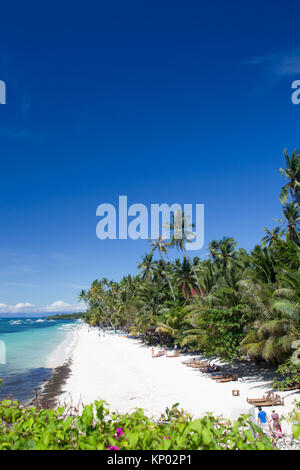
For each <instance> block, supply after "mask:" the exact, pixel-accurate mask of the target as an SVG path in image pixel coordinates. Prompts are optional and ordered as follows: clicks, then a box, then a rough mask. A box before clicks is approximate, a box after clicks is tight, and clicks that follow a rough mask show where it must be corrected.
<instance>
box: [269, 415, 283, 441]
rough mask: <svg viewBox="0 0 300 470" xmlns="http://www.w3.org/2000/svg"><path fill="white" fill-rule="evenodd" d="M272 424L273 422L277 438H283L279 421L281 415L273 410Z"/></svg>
mask: <svg viewBox="0 0 300 470" xmlns="http://www.w3.org/2000/svg"><path fill="white" fill-rule="evenodd" d="M271 418H272V422H273V432H274V434H276V435H277V437H282V429H281V425H280V421H279V415H278V413H276V412H275V410H272V414H271Z"/></svg>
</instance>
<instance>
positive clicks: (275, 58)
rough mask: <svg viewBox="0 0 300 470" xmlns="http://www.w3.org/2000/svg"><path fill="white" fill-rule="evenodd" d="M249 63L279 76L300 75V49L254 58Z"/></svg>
mask: <svg viewBox="0 0 300 470" xmlns="http://www.w3.org/2000/svg"><path fill="white" fill-rule="evenodd" d="M247 63H248V64H252V65H261V66H263V67H264V68H265V69H267V70H269V71H270V72H272V73H273V74H275V75H278V76H287V75H294V74H298V73H300V48H299V47H298V48H295V49H293V50H290V51H284V52H278V53H275V54H269V55H264V56H258V57H254V58H252V59H250V60H248V61H247Z"/></svg>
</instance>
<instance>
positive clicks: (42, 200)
mask: <svg viewBox="0 0 300 470" xmlns="http://www.w3.org/2000/svg"><path fill="white" fill-rule="evenodd" d="M299 13H300V7H299V5H298V4H297V2H296V1H284V2H283V1H277V2H276V4H274V2H256V1H251V2H250V1H243V2H240V1H239V2H238V1H229V2H223V1H216V2H213V4H212V3H209V2H201V1H188V2H185V3H183V2H179V1H172V2H168V1H164V2H155V1H154V2H144V1H136V2H134V1H128V2H121V1H113V2H96V1H94V2H91V1H86V2H84V3H82V2H76V1H75V2H72V5H71V4H70V3H69V2H61V1H60V2H57V1H52V2H51V4H50V3H48V5H46V4H44V3H43V4H41V3H40V2H30V1H29V2H26V3H25V2H14V3H13V4H9V3H6V4H5V5H2V6H1V31H0V80H3V81H5V83H6V87H7V104H5V105H0V158H1V185H0V192H1V199H0V200H1V204H0V216H1V230H0V312H11V313H13V312H14V313H21V312H29V311H35V312H38V311H41V310H46V311H67V310H68V311H72V310H76V309H77V308H78V306H77V295H78V291H79V290H80V289H81V288H82V287H88V285H89V283H90V282H91V281H93V280H94V279H96V278H101V277H104V276H105V277H107V278H113V279H119V278H120V277H121V276H122V275H124V274H127V273H133V274H134V273H136V272H137V271H136V266H137V262H138V261H139V260H140V259H141V257H142V255H143V254H144V253H146V252H147V251H149V245H148V243H147V241H142V240H139V241H132V240H107V241H100V240H99V239H97V237H96V224H97V222H98V219H97V217H96V208H97V206H98V205H99V204H101V203H112V204H117V200H118V196H119V195H127V196H128V202H129V204H132V203H144V204H146V205H148V206H149V204H151V203H163V202H167V203H169V204H171V203H174V202H179V203H193V204H196V203H203V204H205V242H206V245H207V243H208V242H209V241H210V240H212V239H219V238H221V237H222V236H223V235H230V236H234V237H235V238H236V240H237V241H238V244H239V246H243V247H245V248H247V249H250V248H251V247H253V245H254V244H255V243H256V242H258V241H259V240H260V238H261V237H262V235H263V227H264V226H267V227H272V226H273V225H274V224H275V222H274V219H276V218H278V217H280V216H281V208H280V204H279V200H278V195H279V191H280V187H281V186H282V185H283V184H284V180H282V178H281V176H280V174H279V167H280V166H282V165H283V164H284V161H283V155H282V151H283V149H284V148H287V149H288V151H292V150H293V149H294V148H295V147H297V146H298V147H299V124H300V105H299V106H296V105H293V104H292V102H291V94H292V90H291V84H292V81H293V80H297V79H300V40H299V20H298V17H299ZM206 252H207V250H206V248H205V247H204V249H203V250H202V251H201V252H199V253H196V252H194V253H193V254H195V255H196V254H197V255H199V256H205V254H206ZM172 256H173V257H175V256H177V253H176V252H174V253H173V255H172ZM57 302H59V303H57Z"/></svg>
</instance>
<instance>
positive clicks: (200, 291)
mask: <svg viewBox="0 0 300 470" xmlns="http://www.w3.org/2000/svg"><path fill="white" fill-rule="evenodd" d="M183 249H184V253H185V255H186V257H187V259H188V260H189V263H190V265H191V268H192V271H193V273H194V276H195V280H196V284H197V287H198V289H199V294H200V297H202V298H203V295H202V289H201V287H200V284H199V279H198V276H197V273H196V271H195V267H194V264H193V262H192V260H191V258H190V257H189V255H188V253H187V251H186V249H185V247H183Z"/></svg>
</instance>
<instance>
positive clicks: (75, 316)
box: [47, 313, 84, 320]
mask: <svg viewBox="0 0 300 470" xmlns="http://www.w3.org/2000/svg"><path fill="white" fill-rule="evenodd" d="M83 317H84V313H57V314H56V315H50V316H49V317H47V320H79V319H81V318H83Z"/></svg>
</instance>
